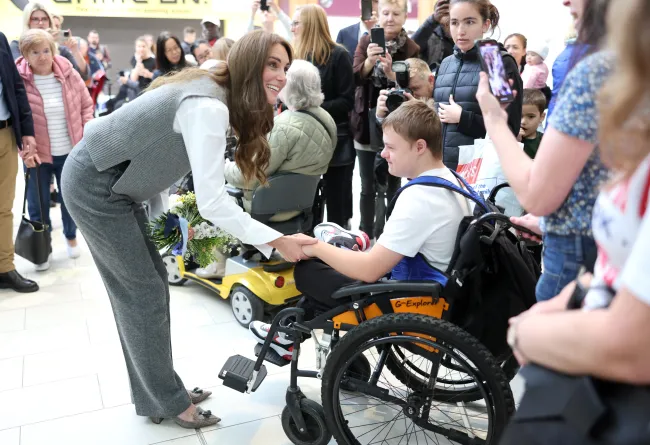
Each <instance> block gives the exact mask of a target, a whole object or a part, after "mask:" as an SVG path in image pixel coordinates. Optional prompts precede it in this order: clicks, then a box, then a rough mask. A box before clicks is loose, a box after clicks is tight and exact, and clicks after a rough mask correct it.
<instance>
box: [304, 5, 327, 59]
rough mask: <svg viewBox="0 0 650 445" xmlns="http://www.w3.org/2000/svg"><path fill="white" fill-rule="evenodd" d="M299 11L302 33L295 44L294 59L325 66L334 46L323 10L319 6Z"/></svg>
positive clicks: (308, 6)
mask: <svg viewBox="0 0 650 445" xmlns="http://www.w3.org/2000/svg"><path fill="white" fill-rule="evenodd" d="M299 11H300V26H301V27H302V32H301V33H300V37H298V38H297V39H296V42H295V46H296V58H297V59H305V60H311V61H312V62H313V63H314V64H316V65H325V64H326V63H327V62H328V61H329V59H330V56H331V55H332V48H334V46H336V42H334V40H332V35H331V34H330V27H329V24H328V22H327V15H326V14H325V10H324V9H323V8H322V7H321V6H319V5H305V6H302V7H301V8H300V9H299Z"/></svg>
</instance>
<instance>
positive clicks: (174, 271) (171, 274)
mask: <svg viewBox="0 0 650 445" xmlns="http://www.w3.org/2000/svg"><path fill="white" fill-rule="evenodd" d="M162 260H163V264H164V265H165V269H167V282H168V283H169V284H170V285H172V286H182V285H183V284H185V282H186V281H187V279H186V278H183V277H182V276H181V271H180V269H179V268H178V261H177V260H176V256H175V255H172V254H171V253H166V254H164V255H163V256H162Z"/></svg>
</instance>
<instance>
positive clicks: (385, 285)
mask: <svg viewBox="0 0 650 445" xmlns="http://www.w3.org/2000/svg"><path fill="white" fill-rule="evenodd" d="M380 292H409V293H411V292H417V293H421V294H422V295H431V296H434V297H437V296H439V295H440V294H441V292H442V284H440V283H436V282H435V281H394V280H389V281H382V282H379V283H372V284H367V283H355V284H351V285H349V286H345V287H342V288H341V289H339V290H337V291H336V292H334V293H333V294H332V298H333V299H334V300H338V299H339V298H345V297H350V296H353V295H359V294H368V293H380Z"/></svg>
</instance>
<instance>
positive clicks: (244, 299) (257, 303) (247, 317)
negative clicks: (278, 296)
mask: <svg viewBox="0 0 650 445" xmlns="http://www.w3.org/2000/svg"><path fill="white" fill-rule="evenodd" d="M230 307H231V308H232V313H233V315H234V316H235V320H237V322H238V323H239V324H240V325H242V326H243V327H245V328H248V325H249V324H251V321H257V320H262V318H264V302H263V301H262V300H260V298H259V297H258V296H257V295H255V294H254V293H253V292H251V291H250V290H248V289H247V288H246V287H244V286H242V285H237V286H234V287H233V288H232V292H231V293H230Z"/></svg>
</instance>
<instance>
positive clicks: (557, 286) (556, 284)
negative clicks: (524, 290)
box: [535, 233, 596, 301]
mask: <svg viewBox="0 0 650 445" xmlns="http://www.w3.org/2000/svg"><path fill="white" fill-rule="evenodd" d="M595 258H596V243H595V241H594V240H593V238H591V237H589V236H582V235H554V234H552V233H547V234H545V235H544V251H543V254H542V264H543V265H544V272H543V273H542V276H541V278H540V279H539V281H538V282H537V288H536V289H535V295H536V296H537V301H545V300H550V299H551V298H553V297H555V296H556V295H557V294H559V293H560V291H561V290H562V289H563V288H564V287H565V286H566V285H567V284H569V283H570V282H571V281H573V280H575V279H576V278H577V277H578V272H580V268H581V267H582V266H588V267H593V264H589V263H593V261H594V260H595Z"/></svg>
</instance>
